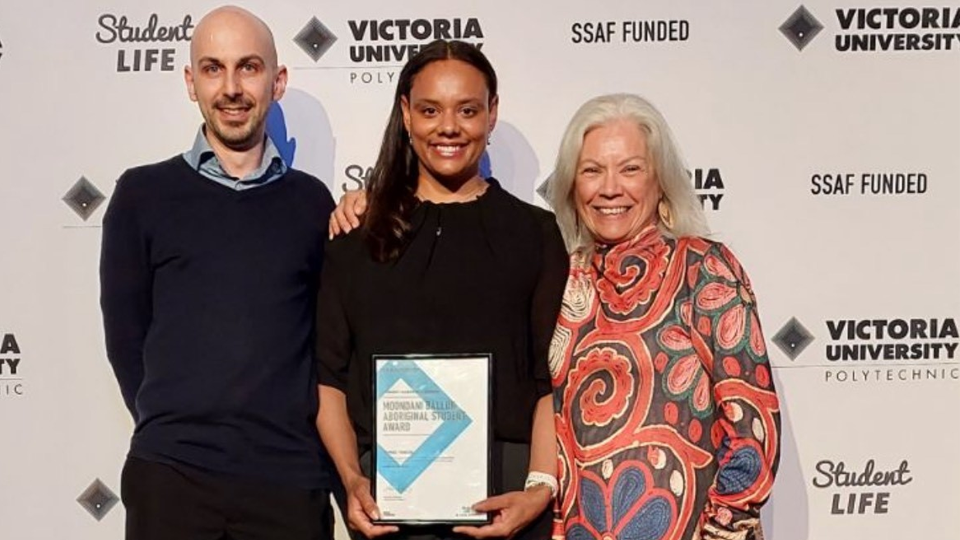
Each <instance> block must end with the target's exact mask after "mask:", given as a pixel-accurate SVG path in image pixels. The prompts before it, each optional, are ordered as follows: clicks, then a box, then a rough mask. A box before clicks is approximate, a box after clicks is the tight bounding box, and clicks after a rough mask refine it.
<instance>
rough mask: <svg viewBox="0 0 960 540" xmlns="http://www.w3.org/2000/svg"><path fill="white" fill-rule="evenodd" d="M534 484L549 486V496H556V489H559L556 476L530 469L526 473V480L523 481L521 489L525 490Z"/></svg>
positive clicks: (534, 485)
mask: <svg viewBox="0 0 960 540" xmlns="http://www.w3.org/2000/svg"><path fill="white" fill-rule="evenodd" d="M536 486H547V487H548V488H550V497H551V498H553V497H556V496H557V491H558V490H559V489H560V484H559V483H558V482H557V477H556V476H554V475H552V474H547V473H544V472H540V471H530V472H529V473H527V481H526V482H524V483H523V489H524V491H526V490H528V489H530V488H532V487H536Z"/></svg>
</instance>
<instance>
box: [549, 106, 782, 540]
mask: <svg viewBox="0 0 960 540" xmlns="http://www.w3.org/2000/svg"><path fill="white" fill-rule="evenodd" d="M549 196H550V202H551V204H552V206H553V208H554V211H555V212H556V215H557V220H558V222H559V224H560V228H561V231H562V233H563V235H564V239H565V241H566V243H567V247H568V250H569V251H570V252H571V265H570V267H571V268H570V276H569V279H568V282H567V287H566V291H565V293H564V299H563V307H562V309H561V314H560V318H559V321H558V325H557V328H556V332H555V334H554V338H553V343H552V346H551V353H550V369H551V375H552V379H553V385H554V403H555V404H556V405H557V407H558V409H557V412H556V425H557V431H558V439H559V463H560V468H559V470H560V490H559V500H558V508H559V511H560V512H559V515H558V516H557V520H556V523H555V531H554V537H555V538H563V537H566V538H567V539H569V540H586V539H597V540H600V539H604V540H606V539H611V538H637V539H641V538H642V539H649V540H657V539H698V538H702V539H724V540H726V539H738V540H740V539H753V538H760V537H762V533H761V528H760V522H759V509H760V506H761V505H762V504H763V503H764V502H765V500H766V499H767V497H768V496H769V494H770V491H771V488H772V485H773V479H774V474H775V471H776V468H777V462H778V458H779V436H780V433H779V432H780V415H779V404H778V400H777V394H776V391H775V389H774V384H773V379H772V377H771V373H770V364H769V362H768V361H767V355H766V345H765V343H764V340H763V336H762V334H761V330H760V319H759V317H758V315H757V307H756V301H755V298H754V294H753V290H752V289H751V288H750V281H749V280H748V278H747V276H746V273H745V272H744V271H743V268H742V267H741V266H740V263H739V262H738V261H737V259H736V258H735V257H734V256H733V254H732V253H731V252H730V251H729V250H728V249H727V248H726V247H725V246H724V245H723V244H721V243H718V242H715V241H711V240H708V239H706V238H705V236H706V234H707V226H706V220H705V218H704V214H703V210H702V208H701V205H700V201H699V200H698V198H697V197H696V195H695V193H694V191H693V188H692V186H691V182H690V177H689V174H688V173H687V171H686V169H685V168H684V165H683V162H682V159H681V157H680V154H679V152H678V150H677V147H676V144H675V142H674V140H673V137H672V135H671V133H670V129H669V127H668V126H667V123H666V121H665V120H664V118H663V117H662V116H661V114H660V113H659V112H658V111H657V110H656V109H655V108H654V107H653V105H651V104H650V103H649V102H647V101H645V100H644V99H642V98H640V97H637V96H634V95H627V94H616V95H608V96H601V97H598V98H595V99H592V100H590V101H588V102H587V103H585V104H584V105H583V106H582V107H581V108H580V110H579V111H577V113H576V114H575V115H574V117H573V119H572V120H571V122H570V124H569V126H568V127H567V130H566V133H565V134H564V137H563V141H562V143H561V147H560V153H559V156H558V157H557V164H556V168H555V172H554V175H553V178H552V180H551V183H550V195H549Z"/></svg>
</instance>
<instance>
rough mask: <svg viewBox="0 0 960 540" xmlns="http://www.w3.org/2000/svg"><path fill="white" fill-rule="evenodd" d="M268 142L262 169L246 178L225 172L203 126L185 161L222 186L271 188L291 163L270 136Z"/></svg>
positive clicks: (186, 153)
mask: <svg viewBox="0 0 960 540" xmlns="http://www.w3.org/2000/svg"><path fill="white" fill-rule="evenodd" d="M266 139H267V140H266V145H265V146H264V149H263V159H262V160H261V161H260V166H259V167H257V168H256V169H255V170H254V171H253V172H251V173H250V174H248V175H246V176H244V177H243V178H236V177H234V176H230V175H229V174H228V173H227V171H225V170H223V167H222V166H221V165H220V160H219V159H217V155H216V154H215V153H214V152H213V148H212V147H211V146H210V143H209V142H207V137H206V136H204V134H203V126H200V129H199V130H198V131H197V137H196V138H195V139H194V140H193V148H191V149H190V150H187V151H186V152H184V153H183V159H185V160H186V161H187V163H189V164H190V166H191V167H192V168H193V169H194V170H195V171H197V172H199V173H200V174H201V175H203V176H204V177H205V178H209V179H210V180H213V181H214V182H216V183H218V184H220V185H223V186H227V187H228V188H230V189H235V190H237V191H242V190H244V189H252V188H255V187H260V186H264V185H267V184H269V183H270V182H273V181H274V180H276V179H278V178H280V177H281V176H283V175H284V174H286V172H287V164H286V163H284V161H283V158H282V157H280V151H279V150H277V147H276V146H275V145H274V144H273V141H271V140H270V137H269V136H268V137H266Z"/></svg>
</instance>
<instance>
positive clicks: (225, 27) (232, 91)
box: [184, 8, 287, 151]
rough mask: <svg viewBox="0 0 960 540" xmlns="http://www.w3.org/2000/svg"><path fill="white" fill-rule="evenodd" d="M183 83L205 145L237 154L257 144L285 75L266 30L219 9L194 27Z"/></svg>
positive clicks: (234, 12)
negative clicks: (203, 127) (203, 130)
mask: <svg viewBox="0 0 960 540" xmlns="http://www.w3.org/2000/svg"><path fill="white" fill-rule="evenodd" d="M184 78H185V80H186V82H187V90H188V92H189V94H190V99H192V100H193V101H196V102H197V103H198V104H199V106H200V113H201V114H202V115H203V119H204V122H205V125H206V128H207V130H206V135H207V140H208V141H209V142H210V144H211V146H213V147H214V148H215V149H216V148H217V146H221V145H222V146H224V147H227V148H230V149H232V150H238V151H243V150H248V149H250V148H253V147H254V146H256V145H258V144H260V143H262V142H263V137H264V131H265V124H266V118H267V112H268V111H269V110H270V105H271V103H273V101H275V100H278V99H280V98H281V97H282V96H283V92H284V89H285V88H286V81H287V72H286V68H284V67H278V66H277V53H276V49H275V47H274V44H273V38H272V37H271V35H270V31H269V29H267V28H266V26H265V25H264V24H263V23H262V22H261V21H259V20H258V19H256V18H255V17H253V16H252V15H251V14H249V13H247V12H244V11H242V10H239V9H230V8H223V9H220V10H216V11H214V12H212V13H211V14H210V15H208V16H206V17H204V19H203V20H202V21H201V22H200V24H199V25H197V29H196V31H195V32H194V36H193V39H192V42H191V47H190V66H188V67H187V68H186V70H185V73H184Z"/></svg>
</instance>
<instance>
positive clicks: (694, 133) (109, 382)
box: [0, 0, 960, 540]
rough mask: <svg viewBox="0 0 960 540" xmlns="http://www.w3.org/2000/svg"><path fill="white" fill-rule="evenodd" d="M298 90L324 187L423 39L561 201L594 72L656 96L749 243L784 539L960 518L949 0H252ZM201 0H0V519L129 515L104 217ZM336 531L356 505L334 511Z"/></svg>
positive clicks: (204, 5) (111, 523) (98, 525)
mask: <svg viewBox="0 0 960 540" xmlns="http://www.w3.org/2000/svg"><path fill="white" fill-rule="evenodd" d="M243 5H244V6H245V7H247V8H249V9H251V10H252V11H254V12H255V13H258V14H259V15H261V16H262V17H263V19H264V20H265V21H266V22H267V23H268V24H269V25H270V26H271V27H272V29H273V31H274V33H275V35H276V40H277V47H278V49H279V53H280V58H281V61H282V62H284V63H285V64H286V65H287V66H288V67H289V69H290V88H289V90H288V91H287V95H286V97H285V98H284V99H283V101H281V102H280V103H279V105H278V106H277V107H276V108H275V110H274V111H273V113H272V116H271V118H270V125H269V129H270V133H271V134H272V135H273V137H274V139H275V141H276V142H277V145H278V146H279V148H280V149H281V152H282V153H283V155H284V157H285V158H286V159H288V160H289V161H292V163H293V164H294V166H296V167H298V168H300V169H303V170H306V171H308V172H310V173H313V174H315V175H316V176H318V177H320V178H321V179H322V180H323V181H324V182H326V184H327V185H328V186H329V187H330V189H331V191H332V192H333V194H334V196H339V194H340V193H342V192H343V191H344V190H345V189H352V188H356V187H358V186H360V185H361V184H362V182H363V179H364V177H365V176H366V175H367V174H368V172H369V171H370V167H371V166H372V165H373V162H374V159H375V156H376V153H377V146H378V143H379V140H380V136H381V133H382V129H383V126H384V123H385V120H386V117H387V114H388V111H389V107H390V103H391V95H392V92H393V89H394V85H395V83H396V79H397V75H398V72H399V69H400V66H401V65H402V64H403V63H404V62H405V61H406V60H407V59H408V58H409V57H410V55H411V54H414V53H415V52H416V51H417V49H418V47H420V46H422V45H423V44H425V43H427V42H428V41H430V40H433V39H435V38H457V39H463V40H466V41H470V42H472V43H476V44H477V46H482V48H483V51H484V52H486V53H487V55H488V56H489V58H490V59H491V61H492V63H493V64H494V66H495V67H496V68H497V70H498V73H499V75H500V77H501V79H502V86H501V101H500V103H501V106H500V123H499V125H498V127H497V129H496V131H495V133H494V135H493V143H492V146H490V149H489V162H488V163H489V168H490V170H491V171H492V173H493V174H494V175H496V176H497V177H499V178H500V179H501V180H502V181H503V183H504V184H505V185H506V187H507V188H508V189H510V190H511V191H512V192H513V193H515V194H516V195H518V196H520V197H521V198H524V199H526V200H528V201H532V202H535V203H537V204H541V205H543V204H545V203H544V200H543V199H542V198H541V197H540V195H539V194H538V191H537V188H538V187H540V185H541V184H542V182H543V181H544V179H545V178H546V177H547V176H548V175H549V174H550V172H551V168H552V164H553V161H554V157H555V153H556V149H557V146H558V144H559V140H560V135H561V133H562V131H563V128H564V126H565V125H566V122H567V121H568V119H569V118H570V116H571V114H572V113H573V112H574V110H575V109H576V108H577V107H578V106H579V105H580V104H581V103H582V102H583V101H585V100H586V99H588V98H590V97H592V96H594V95H597V94H601V93H609V92H614V91H626V92H635V93H639V94H642V95H644V96H646V97H647V98H649V99H650V100H652V101H653V102H654V103H656V104H657V105H658V106H659V107H660V108H661V110H662V111H663V113H664V114H665V116H666V117H667V119H668V121H669V122H670V125H671V126H672V128H673V129H674V131H675V133H676V135H677V137H678V139H679V141H680V144H681V146H682V148H683V151H684V153H685V156H686V159H687V161H688V165H689V169H690V172H691V182H693V183H695V187H696V190H697V193H698V194H699V195H700V198H701V199H702V201H703V206H704V208H705V209H706V211H707V213H708V215H709V219H710V223H711V226H712V229H713V230H714V231H715V237H716V238H718V239H720V240H723V241H725V242H727V243H728V244H729V245H730V246H731V247H732V249H733V250H734V251H735V252H736V253H737V254H738V255H739V257H740V259H741V260H742V261H743V262H744V265H745V266H746V268H747V269H748V270H749V272H750V274H751V276H752V278H753V280H754V282H755V287H756V291H757V294H758V297H759V300H760V308H761V313H762V322H763V325H764V328H765V331H766V336H767V340H768V343H769V350H770V357H771V362H772V364H773V368H774V370H773V373H774V375H775V377H776V381H777V383H778V385H779V389H780V393H781V399H782V405H783V419H784V421H783V431H784V436H783V449H782V459H781V462H780V474H779V477H778V479H777V483H776V488H775V490H774V496H773V499H772V501H771V503H770V504H769V505H768V506H767V507H766V508H765V510H764V524H765V528H766V531H767V536H768V537H770V538H773V539H774V540H835V539H836V540H839V539H871V540H876V539H888V538H889V539H899V538H924V539H927V540H948V539H957V538H960V532H958V528H957V514H958V509H960V458H958V456H960V452H958V449H960V420H958V418H957V417H958V415H960V362H958V356H960V351H958V345H960V337H958V327H957V319H958V317H960V211H958V208H960V207H958V205H960V5H958V4H957V3H956V1H952V2H951V1H942V0H934V1H932V2H931V1H927V2H916V1H915V0H897V1H891V0H871V1H865V0H803V3H802V4H801V3H800V1H799V0H776V1H764V2H761V1H755V2H700V1H694V0H674V1H666V0H663V1H657V0H651V1H647V2H637V1H627V0H623V1H604V2H581V1H556V0H536V1H534V0H528V1H524V2H517V1H503V0H488V1H486V2H443V1H439V0H437V1H433V0H431V1H409V2H390V1H386V0H377V1H374V0H359V1H355V2H335V1H332V0H318V1H307V0H279V1H277V0H272V1H268V0H257V1H253V0H251V1H249V2H245V3H244V4H243ZM214 6H215V4H214V3H212V2H209V1H206V0H203V1H187V0H165V1H159V0H154V1H144V2H131V1H121V0H83V1H69V0H46V1H43V0H40V1H37V0H3V2H2V3H0V246H2V250H0V252H2V254H3V255H2V258H0V260H2V264H0V538H4V539H11V540H27V539H44V540H46V539H49V538H71V539H76V540H81V539H90V540H94V539H96V540H100V539H105V538H120V537H121V535H122V525H123V518H124V513H123V508H122V505H120V504H116V494H117V493H118V492H119V475H120V467H121V464H122V461H123V457H124V454H125V451H126V449H127V444H128V438H129V435H130V431H131V427H132V426H131V421H130V419H129V417H128V415H127V413H126V411H125V409H124V407H123V405H122V402H121V399H120V393H119V391H118V390H117V386H116V384H115V381H114V379H113V376H112V373H111V370H110V368H109V366H108V363H107V360H106V358H105V356H104V347H103V334H102V329H101V321H100V311H99V308H98V285H97V262H98V255H99V249H100V231H101V229H100V226H101V220H102V218H103V212H104V208H105V205H106V202H107V200H108V199H109V197H110V195H111V193H112V192H113V189H114V182H115V180H116V178H117V177H118V176H119V175H120V173H121V172H122V171H123V170H124V169H125V168H127V167H130V166H133V165H136V164H141V163H146V162H153V161H158V160H161V159H164V158H166V157H168V156H171V155H173V154H175V153H178V152H181V151H183V150H184V149H186V148H187V147H188V146H189V145H190V143H191V142H192V140H193V136H194V134H195V132H196V129H197V127H198V126H199V124H200V115H199V113H198V111H197V109H196V106H195V105H194V104H193V103H191V102H190V101H189V100H188V99H187V94H186V91H185V89H184V83H183V77H182V71H183V66H184V64H185V63H186V62H188V56H189V53H188V51H189V39H190V37H191V35H192V32H193V29H194V27H195V25H196V23H197V21H198V20H199V18H200V17H201V16H202V15H203V13H205V12H206V11H207V10H209V9H210V8H212V7H214ZM340 534H342V532H341V533H340Z"/></svg>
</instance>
